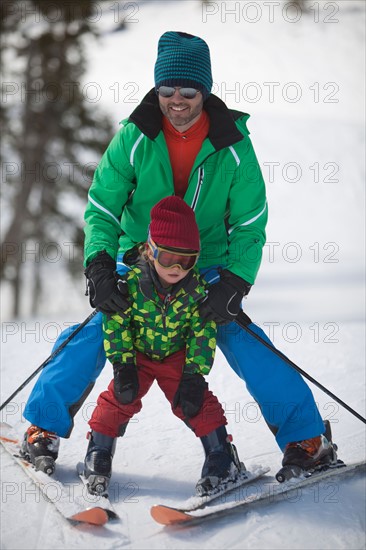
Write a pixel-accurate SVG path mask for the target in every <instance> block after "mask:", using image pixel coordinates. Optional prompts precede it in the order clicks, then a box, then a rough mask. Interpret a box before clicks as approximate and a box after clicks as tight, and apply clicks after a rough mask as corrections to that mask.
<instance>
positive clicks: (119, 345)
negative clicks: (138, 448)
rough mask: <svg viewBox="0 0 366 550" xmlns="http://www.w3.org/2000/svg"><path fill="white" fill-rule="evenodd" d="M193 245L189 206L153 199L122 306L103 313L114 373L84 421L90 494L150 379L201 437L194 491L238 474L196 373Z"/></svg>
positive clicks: (213, 402) (195, 235)
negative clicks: (203, 456)
mask: <svg viewBox="0 0 366 550" xmlns="http://www.w3.org/2000/svg"><path fill="white" fill-rule="evenodd" d="M199 250H200V240H199V232H198V227H197V224H196V220H195V215H194V212H193V210H192V209H191V208H190V207H189V206H188V205H187V204H186V203H185V202H184V201H183V200H182V199H181V198H179V197H177V196H170V197H167V198H165V199H163V200H161V201H160V202H159V203H157V204H156V205H155V206H154V207H153V209H152V210H151V223H150V227H149V237H148V241H147V243H145V245H144V248H143V247H141V248H140V255H139V257H138V258H137V262H136V263H135V264H134V265H132V266H131V270H130V271H129V272H128V273H127V274H126V275H125V281H126V283H127V285H128V290H129V299H130V307H129V308H128V309H127V310H126V311H125V313H124V314H123V315H119V314H118V313H117V314H114V315H104V317H103V329H104V347H105V350H106V354H107V357H108V359H109V360H110V361H111V363H112V364H113V372H114V379H113V380H112V381H111V383H110V384H109V386H108V390H107V391H104V392H102V393H101V394H100V396H99V398H98V402H97V406H96V408H95V409H94V412H93V414H92V417H91V419H90V422H89V425H90V427H91V432H90V438H89V446H88V449H87V452H86V457H85V462H84V466H85V469H84V474H85V477H86V478H87V480H88V488H89V491H90V492H92V493H102V492H105V490H106V488H107V486H108V483H109V479H110V477H111V473H112V459H113V455H114V451H115V446H116V438H117V437H121V436H123V435H124V433H125V430H126V427H127V425H128V422H129V420H130V419H131V418H132V417H133V416H134V415H135V414H136V413H138V412H139V411H140V410H141V407H142V403H141V399H142V397H143V396H144V395H145V394H146V393H147V392H148V390H149V388H150V386H151V385H152V383H153V382H154V380H156V381H157V383H158V384H159V386H160V388H161V389H162V391H163V392H164V394H165V396H166V398H167V399H168V401H169V402H170V403H171V406H172V411H173V413H174V414H175V415H176V416H177V417H178V418H180V419H182V420H183V421H184V422H185V423H186V424H187V426H188V427H189V428H191V430H192V431H193V432H194V434H195V435H196V436H197V437H200V438H201V441H202V443H203V447H204V451H205V454H206V459H205V462H204V465H203V469H202V474H201V479H200V480H199V482H198V483H197V486H196V490H197V493H198V494H200V495H204V494H208V493H210V492H211V491H212V490H214V489H215V487H217V486H218V485H219V484H220V483H221V482H222V481H223V480H228V479H234V480H235V479H236V478H237V477H238V475H239V473H240V469H241V465H240V462H239V460H238V458H237V454H236V451H235V447H234V446H233V445H231V443H230V442H229V436H228V434H227V431H226V428H225V425H226V423H227V422H226V418H225V416H224V411H223V409H222V407H221V405H220V403H219V401H218V400H217V398H216V397H215V396H214V395H213V394H212V392H211V391H209V389H208V384H207V382H206V381H205V379H204V377H203V375H206V374H208V373H209V372H210V369H211V367H212V364H213V360H214V355H215V348H216V323H215V322H214V321H208V322H207V321H202V319H201V318H200V316H199V311H198V302H199V301H200V300H201V299H203V298H204V297H205V294H206V283H205V282H204V281H203V280H202V279H201V278H200V276H199V273H198V271H197V270H196V269H195V264H196V262H197V259H198V256H199ZM125 261H126V262H127V263H128V258H127V259H126V258H125Z"/></svg>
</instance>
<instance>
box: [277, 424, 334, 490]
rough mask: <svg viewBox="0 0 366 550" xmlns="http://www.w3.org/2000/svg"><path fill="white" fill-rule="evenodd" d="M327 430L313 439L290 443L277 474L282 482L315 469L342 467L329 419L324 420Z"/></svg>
mask: <svg viewBox="0 0 366 550" xmlns="http://www.w3.org/2000/svg"><path fill="white" fill-rule="evenodd" d="M324 426H325V432H324V433H323V434H321V435H318V436H316V437H312V438H311V439H305V440H303V441H295V442H293V443H288V444H287V445H286V447H285V452H284V455H283V460H282V468H281V470H280V471H279V472H277V474H276V479H277V481H279V482H280V483H283V482H284V481H287V480H288V479H291V478H292V477H300V476H302V475H304V474H305V475H306V473H308V474H311V473H313V472H314V471H321V470H327V469H328V468H334V467H340V466H342V465H343V462H342V461H341V460H337V453H336V451H337V450H338V448H337V445H336V444H335V443H333V442H332V432H331V428H330V423H329V420H326V421H325V422H324Z"/></svg>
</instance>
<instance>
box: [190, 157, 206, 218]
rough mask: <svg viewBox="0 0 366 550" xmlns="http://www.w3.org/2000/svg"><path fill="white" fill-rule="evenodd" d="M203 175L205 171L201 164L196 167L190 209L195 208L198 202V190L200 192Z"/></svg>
mask: <svg viewBox="0 0 366 550" xmlns="http://www.w3.org/2000/svg"><path fill="white" fill-rule="evenodd" d="M204 175H205V171H204V169H203V166H200V167H199V168H198V182H197V187H196V190H195V192H194V196H193V201H192V204H191V208H192V210H195V208H196V205H197V202H198V197H199V195H200V192H201V187H202V183H203V178H204Z"/></svg>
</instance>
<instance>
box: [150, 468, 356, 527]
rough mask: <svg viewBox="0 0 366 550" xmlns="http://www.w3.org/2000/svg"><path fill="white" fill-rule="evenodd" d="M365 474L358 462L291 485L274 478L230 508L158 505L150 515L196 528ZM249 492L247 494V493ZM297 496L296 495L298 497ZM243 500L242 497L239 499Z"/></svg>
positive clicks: (318, 473) (170, 523)
mask: <svg viewBox="0 0 366 550" xmlns="http://www.w3.org/2000/svg"><path fill="white" fill-rule="evenodd" d="M365 471H366V462H365V461H363V462H358V463H355V464H350V465H348V466H343V467H340V468H329V469H328V470H323V471H317V472H314V473H313V474H311V475H309V476H308V477H303V478H301V479H298V478H297V479H295V478H292V479H291V480H289V481H285V482H284V483H281V484H279V483H278V482H276V481H275V480H274V479H273V478H271V482H270V483H268V482H267V483H264V484H253V487H251V486H249V488H253V489H255V491H254V492H253V494H249V495H245V497H244V498H242V499H241V498H239V500H235V501H233V502H230V503H228V504H218V505H214V506H207V507H205V508H204V509H196V510H191V509H190V510H187V509H185V508H183V507H179V508H176V507H171V506H165V505H162V504H158V505H155V506H153V507H152V508H151V510H150V513H151V516H152V517H153V519H154V520H155V521H156V522H157V523H160V524H162V525H174V526H182V527H188V526H193V525H197V524H200V523H203V522H206V521H211V520H217V519H220V518H222V517H226V516H229V515H234V514H243V513H244V512H245V511H250V510H252V509H253V507H254V506H255V505H259V504H271V503H274V502H279V501H281V498H282V500H283V497H284V496H286V495H288V496H289V498H290V496H291V494H292V496H293V494H295V496H298V494H299V491H301V490H302V489H305V488H307V487H310V486H313V485H314V484H316V483H319V482H322V481H328V480H329V482H330V481H331V480H333V479H334V480H335V481H337V480H341V479H343V478H345V477H346V476H347V474H349V475H350V476H351V475H355V474H362V473H363V474H364V473H365ZM247 492H248V491H246V493H247ZM296 492H297V493H296ZM239 497H240V495H239Z"/></svg>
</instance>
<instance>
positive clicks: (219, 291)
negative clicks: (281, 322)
mask: <svg viewBox="0 0 366 550" xmlns="http://www.w3.org/2000/svg"><path fill="white" fill-rule="evenodd" d="M251 286H252V285H251V284H250V283H248V282H247V281H244V279H242V278H241V277H238V276H237V275H234V273H232V272H231V271H229V270H227V269H224V270H223V271H221V274H220V281H219V282H218V283H214V284H213V285H211V286H210V288H209V289H208V292H207V296H206V298H205V299H204V300H203V301H202V302H201V304H200V306H199V311H200V315H201V317H202V319H204V320H205V321H216V323H217V324H218V325H227V324H228V323H231V321H234V319H235V317H236V316H237V315H238V313H239V311H240V310H241V301H242V299H243V297H244V296H246V295H247V294H248V292H249V290H250V288H251Z"/></svg>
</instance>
